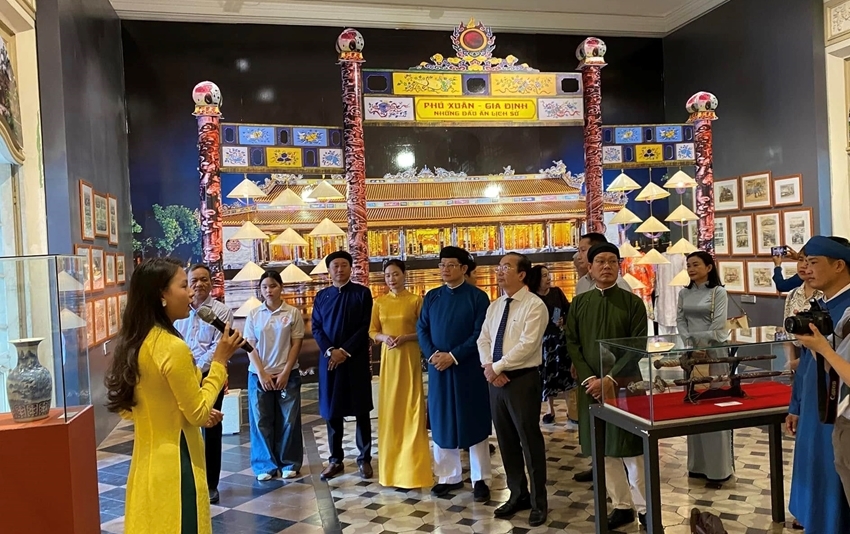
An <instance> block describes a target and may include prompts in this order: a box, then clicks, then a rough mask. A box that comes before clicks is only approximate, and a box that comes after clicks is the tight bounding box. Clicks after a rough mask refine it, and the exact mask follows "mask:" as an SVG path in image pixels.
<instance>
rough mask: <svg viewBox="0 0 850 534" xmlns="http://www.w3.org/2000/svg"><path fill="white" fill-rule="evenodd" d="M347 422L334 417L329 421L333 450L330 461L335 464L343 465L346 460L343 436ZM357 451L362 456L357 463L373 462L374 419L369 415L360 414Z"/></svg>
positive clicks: (358, 418)
mask: <svg viewBox="0 0 850 534" xmlns="http://www.w3.org/2000/svg"><path fill="white" fill-rule="evenodd" d="M344 427H345V420H344V419H343V418H342V417H334V418H332V419H328V446H329V447H330V449H331V456H330V458H328V461H329V462H331V463H335V464H341V463H342V460H343V459H344V458H345V451H343V450H342V435H343V432H344ZM356 441H357V450H359V451H360V454H359V455H358V456H357V463H358V464H360V463H363V462H371V461H372V418H371V417H370V416H369V413H368V412H367V413H365V414H360V415H358V416H357V435H356Z"/></svg>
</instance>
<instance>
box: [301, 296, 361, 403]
mask: <svg viewBox="0 0 850 534" xmlns="http://www.w3.org/2000/svg"><path fill="white" fill-rule="evenodd" d="M371 319H372V293H371V292H370V291H369V289H368V288H367V287H364V286H361V285H360V284H355V283H354V282H349V283H347V284H345V285H344V286H342V287H340V288H337V287H335V286H331V287H327V288H325V289H323V290H321V291H319V293H318V294H317V295H316V299H315V300H314V301H313V318H312V323H313V324H312V328H313V337H314V338H315V339H316V343H318V345H319V413H320V414H321V415H322V417H323V418H325V419H333V418H335V417H345V416H356V415H361V414H366V413H369V412H370V411H372V374H371V371H370V367H369V365H370V364H369V352H370V347H371V341H370V340H369V323H370V321H371ZM330 348H334V349H343V350H345V351H346V352H348V354H350V355H351V356H350V357H349V358H348V359H346V360H345V362H343V363H342V364H340V365H339V366H338V367H337V368H336V369H334V370H333V371H329V370H328V359H327V358H326V357H325V353H326V352H327V350H328V349H330Z"/></svg>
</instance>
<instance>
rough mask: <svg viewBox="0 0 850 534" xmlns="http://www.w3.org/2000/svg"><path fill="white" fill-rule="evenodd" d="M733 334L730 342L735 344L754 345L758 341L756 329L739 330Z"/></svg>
mask: <svg viewBox="0 0 850 534" xmlns="http://www.w3.org/2000/svg"><path fill="white" fill-rule="evenodd" d="M733 332H734V334H733V336H732V338H733V339H732V340H733V341H735V342H736V343H755V342H756V341H757V340H758V328H752V327H750V328H739V329H737V330H734V331H733Z"/></svg>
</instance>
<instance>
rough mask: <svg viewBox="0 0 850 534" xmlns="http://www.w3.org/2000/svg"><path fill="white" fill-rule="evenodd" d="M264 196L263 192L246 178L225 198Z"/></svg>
mask: <svg viewBox="0 0 850 534" xmlns="http://www.w3.org/2000/svg"><path fill="white" fill-rule="evenodd" d="M264 196H266V193H265V191H263V190H262V189H260V188H259V187H257V184H255V183H254V182H252V181H251V180H249V179H247V178H245V179H244V180H242V181H241V182H239V185H237V186H236V187H234V188H233V191H231V192H230V193H228V194H227V198H262V197H264Z"/></svg>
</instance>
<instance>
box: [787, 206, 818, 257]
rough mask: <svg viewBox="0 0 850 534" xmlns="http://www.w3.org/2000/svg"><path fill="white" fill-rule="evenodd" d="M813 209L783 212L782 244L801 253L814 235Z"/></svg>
mask: <svg viewBox="0 0 850 534" xmlns="http://www.w3.org/2000/svg"><path fill="white" fill-rule="evenodd" d="M812 225H813V222H812V208H798V209H793V210H785V211H783V212H782V238H783V239H782V244H783V245H787V246H789V247H791V248H793V249H794V250H796V251H799V250H800V249H801V248H802V247H803V245H805V244H806V242H807V241H808V240H809V239H811V238H812V234H813V230H812V228H813V226H812Z"/></svg>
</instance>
